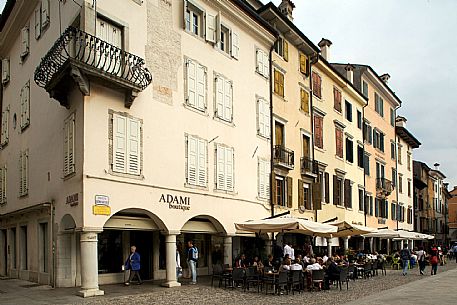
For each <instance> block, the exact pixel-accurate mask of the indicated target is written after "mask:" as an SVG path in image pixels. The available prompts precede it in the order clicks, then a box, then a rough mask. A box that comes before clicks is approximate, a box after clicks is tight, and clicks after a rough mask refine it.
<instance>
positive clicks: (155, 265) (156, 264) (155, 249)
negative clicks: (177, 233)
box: [152, 231, 160, 280]
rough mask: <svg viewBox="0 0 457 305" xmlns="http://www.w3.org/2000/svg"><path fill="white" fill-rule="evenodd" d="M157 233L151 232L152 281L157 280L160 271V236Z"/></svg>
mask: <svg viewBox="0 0 457 305" xmlns="http://www.w3.org/2000/svg"><path fill="white" fill-rule="evenodd" d="M159 234H160V233H159V231H155V232H152V271H153V273H154V276H153V278H154V280H156V279H158V276H159V269H160V257H159V256H160V253H159V248H160V245H159V244H160V236H159Z"/></svg>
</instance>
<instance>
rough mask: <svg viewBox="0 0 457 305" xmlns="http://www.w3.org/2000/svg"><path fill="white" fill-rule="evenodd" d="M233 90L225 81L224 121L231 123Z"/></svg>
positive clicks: (229, 83) (230, 84)
mask: <svg viewBox="0 0 457 305" xmlns="http://www.w3.org/2000/svg"><path fill="white" fill-rule="evenodd" d="M232 99H233V88H232V82H230V81H229V80H225V84H224V120H226V121H228V122H231V121H232V115H233V104H232Z"/></svg>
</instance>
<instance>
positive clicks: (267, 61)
mask: <svg viewBox="0 0 457 305" xmlns="http://www.w3.org/2000/svg"><path fill="white" fill-rule="evenodd" d="M262 54H263V75H264V76H265V77H269V76H270V58H269V55H268V54H267V53H265V52H262Z"/></svg>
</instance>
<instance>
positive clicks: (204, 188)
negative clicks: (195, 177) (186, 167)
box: [184, 182, 209, 191]
mask: <svg viewBox="0 0 457 305" xmlns="http://www.w3.org/2000/svg"><path fill="white" fill-rule="evenodd" d="M184 187H186V188H190V189H194V190H202V191H209V189H208V186H199V185H193V184H189V183H187V182H186V183H184Z"/></svg>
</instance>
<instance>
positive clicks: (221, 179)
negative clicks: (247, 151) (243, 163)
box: [216, 145, 225, 190]
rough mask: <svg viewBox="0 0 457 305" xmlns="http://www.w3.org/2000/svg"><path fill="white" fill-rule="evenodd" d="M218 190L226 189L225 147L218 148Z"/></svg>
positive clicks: (218, 146)
mask: <svg viewBox="0 0 457 305" xmlns="http://www.w3.org/2000/svg"><path fill="white" fill-rule="evenodd" d="M216 162H217V163H216V188H217V189H219V190H223V189H225V150H224V147H222V146H220V145H217V147H216Z"/></svg>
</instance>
